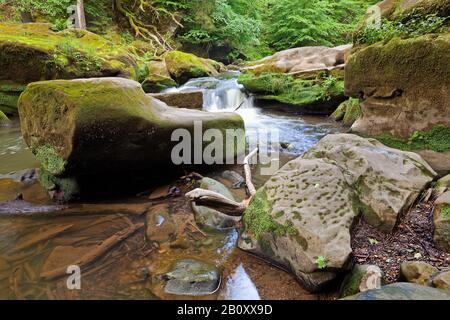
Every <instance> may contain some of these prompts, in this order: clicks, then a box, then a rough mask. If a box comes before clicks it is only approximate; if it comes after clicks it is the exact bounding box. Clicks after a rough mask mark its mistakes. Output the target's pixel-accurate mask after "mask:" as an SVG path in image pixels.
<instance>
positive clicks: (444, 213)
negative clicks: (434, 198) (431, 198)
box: [441, 206, 450, 219]
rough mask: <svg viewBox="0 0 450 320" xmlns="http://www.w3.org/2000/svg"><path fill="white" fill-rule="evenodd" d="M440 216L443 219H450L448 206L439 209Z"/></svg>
mask: <svg viewBox="0 0 450 320" xmlns="http://www.w3.org/2000/svg"><path fill="white" fill-rule="evenodd" d="M441 215H442V218H443V219H450V206H444V207H443V208H442V209H441Z"/></svg>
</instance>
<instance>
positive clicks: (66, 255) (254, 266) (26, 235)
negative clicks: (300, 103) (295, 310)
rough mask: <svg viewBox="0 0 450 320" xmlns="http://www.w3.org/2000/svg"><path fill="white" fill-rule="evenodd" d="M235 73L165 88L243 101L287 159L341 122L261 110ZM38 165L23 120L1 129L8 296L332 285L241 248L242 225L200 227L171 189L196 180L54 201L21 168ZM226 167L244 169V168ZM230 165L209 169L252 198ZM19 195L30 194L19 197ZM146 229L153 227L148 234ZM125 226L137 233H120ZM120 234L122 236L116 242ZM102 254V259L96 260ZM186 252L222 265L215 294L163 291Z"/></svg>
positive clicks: (288, 294) (272, 290)
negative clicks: (276, 136)
mask: <svg viewBox="0 0 450 320" xmlns="http://www.w3.org/2000/svg"><path fill="white" fill-rule="evenodd" d="M236 76H237V73H229V74H227V75H224V76H221V77H219V78H199V79H192V80H191V81H189V82H188V83H186V84H185V85H183V86H181V87H179V88H171V89H168V90H166V91H168V92H171V91H189V90H202V91H203V94H204V109H205V110H207V111H210V112H222V111H234V110H236V108H238V107H239V106H240V107H239V109H238V110H237V111H236V112H237V113H239V114H240V115H241V116H242V117H243V119H244V121H245V125H246V129H247V131H248V132H249V135H248V136H247V139H248V141H249V143H251V142H252V141H254V139H256V137H255V136H254V135H253V134H252V132H253V131H255V130H256V129H258V128H265V129H279V132H280V141H282V142H283V143H284V144H286V145H289V147H288V148H287V149H286V150H285V152H284V153H282V154H281V156H280V162H281V164H284V163H286V162H287V161H289V160H290V159H292V158H293V157H295V156H298V155H300V154H302V153H303V152H304V151H306V150H307V149H308V148H310V147H311V146H312V145H313V144H314V143H316V142H317V141H318V140H319V139H320V138H321V137H323V136H324V135H326V134H328V133H333V132H338V131H339V130H341V129H340V127H339V126H338V125H337V124H335V123H334V122H332V121H330V120H328V119H326V118H323V117H305V116H299V115H296V114H295V113H289V114H286V113H283V112H274V111H268V110H264V109H260V108H258V107H257V106H255V103H254V99H253V98H252V97H249V96H248V95H247V94H246V93H245V92H244V90H243V89H242V87H241V86H240V85H238V83H237V80H236ZM252 139H253V140H252ZM38 165H39V164H38V163H37V161H36V159H35V158H34V156H33V155H32V153H31V152H30V150H29V149H28V148H27V147H26V145H25V143H24V142H23V140H22V137H21V133H20V126H19V123H18V121H17V120H15V121H13V122H12V124H11V125H10V126H9V127H0V299H237V298H239V299H241V298H243V297H252V298H258V297H260V298H262V299H326V298H327V297H328V296H327V294H326V293H325V294H321V295H320V296H319V295H315V294H310V293H308V292H307V291H305V290H304V289H302V288H301V287H300V285H299V284H298V283H297V282H296V281H295V278H294V277H292V276H291V275H289V274H288V273H286V272H284V271H282V270H279V269H277V268H275V267H273V266H271V265H269V264H267V263H266V262H264V261H261V260H259V259H257V258H255V257H253V256H251V255H249V254H246V253H244V252H242V251H240V250H239V249H237V248H236V243H237V239H238V232H237V230H235V229H232V230H226V231H213V230H209V229H208V230H204V229H200V228H198V227H197V226H196V224H195V221H194V218H193V214H192V209H191V206H190V203H188V202H187V201H186V200H185V198H184V197H182V196H178V197H176V196H174V197H172V196H170V195H168V190H171V189H173V188H174V187H176V188H178V189H179V190H180V191H181V194H183V193H184V192H187V191H188V190H189V188H192V186H193V185H192V183H193V182H192V181H191V180H189V179H184V180H183V179H179V180H173V181H166V182H161V185H160V186H158V187H157V188H153V189H152V190H148V191H145V192H143V193H141V194H139V195H136V196H127V197H123V198H114V199H108V200H104V201H99V202H95V203H82V204H71V205H68V206H55V205H54V204H53V203H52V201H51V200H50V199H49V197H48V196H47V194H46V192H45V191H44V190H43V189H42V188H41V187H40V186H39V184H38V183H37V182H36V180H35V179H34V176H33V172H31V173H30V171H23V170H26V169H31V168H37V167H38ZM227 169H228V170H234V171H236V172H239V173H240V174H242V167H239V166H232V167H229V168H227ZM257 169H258V168H257V166H255V168H253V175H254V181H255V184H256V186H257V187H259V186H261V185H262V184H263V183H264V182H265V181H266V180H267V179H268V177H267V176H260V175H259V174H258V170H257ZM223 170H225V169H224V168H221V169H220V170H218V171H214V172H211V173H208V176H209V177H211V178H213V179H217V180H218V181H220V182H222V183H223V184H225V185H226V186H227V187H229V188H230V191H231V192H232V193H233V195H234V196H235V197H236V198H237V199H238V200H239V201H240V200H242V199H244V198H245V197H246V195H245V190H244V189H232V188H231V187H232V183H231V182H230V181H228V180H226V179H225V178H223V177H222V172H223ZM18 194H21V195H22V197H23V200H21V199H18V200H16V201H11V200H13V199H15V198H16V197H17V195H18ZM16 209H18V210H19V211H20V210H22V211H21V212H34V213H36V212H38V211H40V212H41V213H37V214H29V215H27V214H21V215H18V214H14V212H16V211H17V210H16ZM149 217H150V218H149ZM155 217H157V219H155ZM162 217H165V218H162ZM146 229H147V231H148V230H150V229H151V230H153V233H152V234H151V235H150V236H149V235H147V239H146V236H145V234H146ZM124 230H125V231H127V230H128V231H129V232H128V233H126V237H124V238H123V239H122V238H120V236H121V235H123V233H124ZM118 237H119V238H120V239H122V241H117V242H115V241H116V240H117V238H118ZM149 238H150V240H152V241H149ZM111 243H112V244H113V245H110V244H111ZM94 253H96V255H95V259H92V261H91V260H89V259H88V257H92V256H93V254H94ZM186 259H195V260H198V261H202V262H204V263H207V264H209V265H212V266H215V267H217V269H218V270H219V273H220V275H221V282H220V286H219V288H218V289H217V290H215V291H214V292H213V293H211V294H210V295H207V296H185V295H174V294H171V293H168V292H167V290H164V288H165V285H166V283H167V275H166V274H167V272H168V271H169V270H170V269H171V268H172V267H173V266H174V264H175V263H177V262H178V261H180V260H186ZM87 260H89V261H88V263H85V264H84V262H85V261H87ZM80 262H83V265H82V266H80V268H81V270H80V271H81V278H80V279H81V282H80V285H81V290H78V289H77V288H75V289H74V288H71V289H70V288H69V287H70V286H68V281H69V276H70V274H66V272H65V268H66V267H67V266H69V265H77V264H78V263H80ZM61 270H62V273H61ZM275 283H276V286H274V284H275Z"/></svg>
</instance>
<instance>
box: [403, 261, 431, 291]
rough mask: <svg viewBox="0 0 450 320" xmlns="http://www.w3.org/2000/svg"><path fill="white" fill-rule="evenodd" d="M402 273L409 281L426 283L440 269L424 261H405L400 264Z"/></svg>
mask: <svg viewBox="0 0 450 320" xmlns="http://www.w3.org/2000/svg"><path fill="white" fill-rule="evenodd" d="M400 271H401V275H402V277H403V278H405V279H406V280H407V281H408V282H411V283H417V284H421V285H426V284H427V283H428V279H429V278H430V277H431V276H432V275H433V274H434V273H435V272H437V271H438V269H437V268H435V267H433V266H432V265H430V264H428V263H426V262H422V261H413V262H404V263H402V264H401V266H400Z"/></svg>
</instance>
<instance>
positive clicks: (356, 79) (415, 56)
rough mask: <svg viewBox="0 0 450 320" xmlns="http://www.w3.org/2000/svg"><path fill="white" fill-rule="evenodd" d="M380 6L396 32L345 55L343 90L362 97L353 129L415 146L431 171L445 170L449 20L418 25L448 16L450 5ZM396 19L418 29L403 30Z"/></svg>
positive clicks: (419, 1)
mask: <svg viewBox="0 0 450 320" xmlns="http://www.w3.org/2000/svg"><path fill="white" fill-rule="evenodd" d="M379 6H380V8H381V9H382V15H383V17H384V18H386V19H388V20H390V21H391V22H390V23H392V24H393V28H397V29H398V30H397V31H396V32H398V33H399V35H401V37H394V38H393V39H391V40H385V41H380V42H378V43H375V44H371V45H367V44H364V43H363V44H360V45H358V46H356V47H355V48H354V49H353V51H352V54H351V55H350V56H349V58H348V61H347V64H346V68H345V94H346V95H348V96H352V97H358V98H362V104H361V108H362V117H361V118H360V119H359V120H358V121H356V122H355V124H354V125H353V127H352V131H354V132H356V133H359V134H362V135H366V136H373V137H376V138H378V139H380V141H382V142H383V143H385V144H387V145H389V146H392V147H396V148H401V149H403V150H409V151H415V152H417V153H419V154H420V155H421V156H422V157H423V158H424V159H425V160H427V161H428V162H429V163H430V165H431V166H432V167H433V168H434V169H435V170H438V171H450V142H449V141H450V118H449V117H448V114H449V112H450V69H449V68H448V66H449V64H450V33H449V32H450V29H449V26H450V25H449V23H448V19H447V22H446V25H444V26H442V27H441V28H438V29H436V30H434V31H433V33H429V34H427V33H426V32H427V31H426V29H424V28H423V24H424V23H426V21H427V15H429V14H436V15H438V16H443V17H448V16H449V15H450V10H449V8H450V4H449V2H448V1H446V0H402V1H399V0H397V1H395V0H394V1H389V0H386V1H383V2H382V3H380V4H379ZM421 19H422V20H423V21H422V20H421ZM411 21H413V22H411ZM421 21H422V22H421ZM400 23H403V26H404V24H406V23H409V27H408V28H412V27H411V26H417V28H419V27H420V28H421V29H420V30H418V31H417V33H418V34H416V35H414V34H413V35H411V32H412V31H409V32H410V33H409V34H402V33H400V31H401V28H400V27H399V26H400ZM362 24H363V22H362ZM394 26H395V27H394ZM421 26H422V27H421ZM360 29H361V26H360ZM366 31H367V30H366ZM358 32H360V31H359V30H357V32H356V34H358ZM356 37H358V36H356ZM388 39H389V38H388Z"/></svg>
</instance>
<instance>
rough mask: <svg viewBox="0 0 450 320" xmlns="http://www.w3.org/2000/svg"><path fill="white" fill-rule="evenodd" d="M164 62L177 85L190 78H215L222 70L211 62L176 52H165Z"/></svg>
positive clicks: (216, 63)
mask: <svg viewBox="0 0 450 320" xmlns="http://www.w3.org/2000/svg"><path fill="white" fill-rule="evenodd" d="M164 62H165V63H166V66H167V70H168V71H169V73H170V75H171V76H172V78H173V79H175V80H176V81H177V82H178V83H179V84H183V83H186V82H187V81H189V79H192V78H199V77H207V76H216V75H218V74H219V71H220V70H221V68H222V66H221V64H219V63H218V62H215V61H213V60H210V59H203V58H200V57H197V56H195V55H193V54H190V53H186V52H181V51H176V50H174V51H169V52H167V53H166V55H165V57H164Z"/></svg>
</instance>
